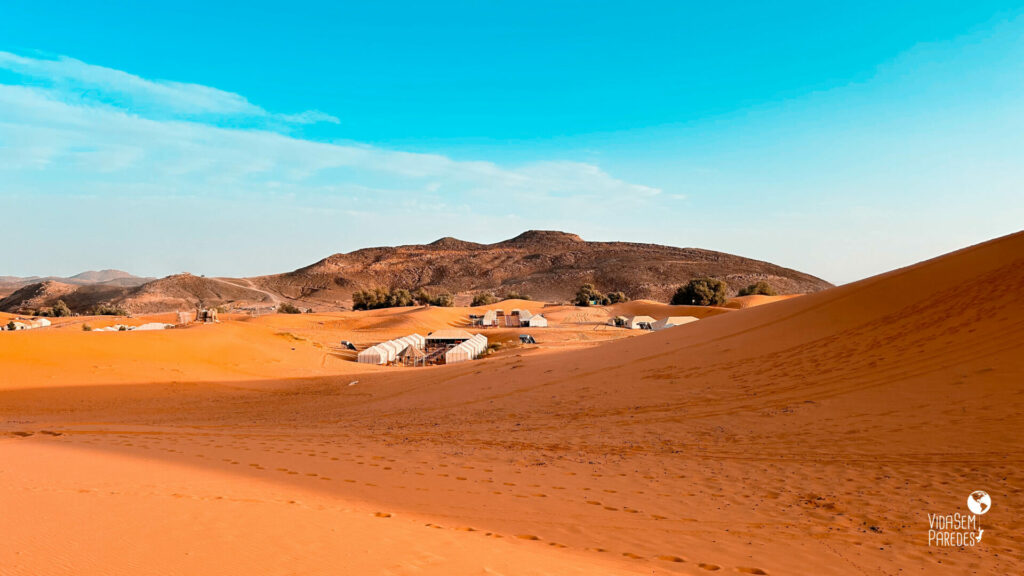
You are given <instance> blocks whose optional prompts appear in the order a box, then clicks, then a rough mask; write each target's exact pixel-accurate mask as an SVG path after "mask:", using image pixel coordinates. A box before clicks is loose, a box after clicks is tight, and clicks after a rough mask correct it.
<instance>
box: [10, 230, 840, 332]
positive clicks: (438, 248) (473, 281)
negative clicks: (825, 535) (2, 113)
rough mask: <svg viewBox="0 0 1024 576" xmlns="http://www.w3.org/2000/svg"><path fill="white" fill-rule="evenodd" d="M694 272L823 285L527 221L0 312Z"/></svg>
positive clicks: (315, 304)
mask: <svg viewBox="0 0 1024 576" xmlns="http://www.w3.org/2000/svg"><path fill="white" fill-rule="evenodd" d="M700 276H713V277H715V278H719V279H721V280H723V281H725V282H726V283H727V284H728V285H729V288H730V291H731V292H732V294H735V293H736V291H738V290H739V289H740V288H743V287H745V286H747V285H749V284H751V283H754V282H758V281H765V282H768V283H769V284H770V285H772V287H774V288H775V290H776V291H777V292H778V293H780V294H798V293H807V292H816V291H818V290H822V289H824V288H828V287H830V286H831V284H829V283H828V282H826V281H824V280H822V279H820V278H816V277H814V276H811V275H809V274H805V273H803V272H798V271H796V270H791V269H789V268H783V267H782V266H777V265H775V264H771V263H769V262H762V261H760V260H752V259H750V258H743V257H742V256H736V255H733V254H726V253H724V252H714V251H711V250H702V249H699V248H674V247H671V246H660V245H657V244H637V243H630V242H587V241H585V240H583V239H582V238H580V237H579V236H577V235H575V234H568V233H565V232H553V231H541V230H531V231H528V232H524V233H522V234H520V235H519V236H516V237H515V238H512V239H509V240H505V241H503V242H497V243H494V244H478V243H475V242H467V241H464V240H459V239H456V238H450V237H445V238H441V239H439V240H437V241H435V242H432V243H430V244H425V245H408V246H396V247H380V248H365V249H362V250H356V251H355V252H351V253H348V254H334V255H333V256H329V257H327V258H324V259H323V260H321V261H319V262H316V263H315V264H312V265H310V266H306V267H304V268H300V269H298V270H295V271H293V272H288V273H284V274H275V275H271V276H260V277H255V278H243V279H229V278H205V277H200V276H193V275H191V274H178V275H174V276H168V277H166V278H161V279H159V280H152V279H142V278H138V277H135V276H132V275H131V274H128V273H126V272H121V271H118V270H102V271H98V272H83V273H81V274H77V275H75V276H73V277H71V278H63V279H56V278H36V279H34V281H33V282H24V283H23V284H21V285H17V286H14V287H13V288H12V289H10V290H8V293H9V295H8V296H7V297H6V298H4V299H3V300H0V311H6V312H23V311H28V310H33V309H38V308H40V307H46V306H52V305H53V303H54V302H56V300H57V299H63V300H64V301H65V302H66V303H67V304H68V306H70V307H71V309H72V310H73V311H75V312H80V313H84V312H87V311H88V310H90V309H92V307H94V306H95V305H96V304H99V303H111V304H114V305H116V306H120V307H122V308H125V309H126V310H129V311H131V312H134V313H149V312H160V311H167V310H182V309H190V308H194V307H196V306H199V305H206V306H218V305H222V304H233V305H239V306H247V305H252V304H254V303H261V304H263V305H276V304H277V302H278V301H279V300H286V301H290V302H292V303H295V304H297V305H299V306H300V307H312V308H314V309H318V310H324V309H328V310H329V309H336V308H340V307H344V306H349V305H350V302H351V296H352V293H353V292H355V291H356V290H362V289H371V288H378V287H379V288H389V289H393V288H405V289H409V290H416V289H419V288H424V289H426V290H428V291H432V292H450V293H452V294H456V295H457V296H458V301H459V302H468V300H469V299H470V297H471V295H472V294H474V293H476V292H482V291H489V292H493V293H494V294H495V295H498V296H504V295H506V294H508V293H511V292H515V293H518V294H523V295H528V296H530V297H532V298H533V299H535V300H546V301H555V302H561V301H567V300H569V299H571V298H572V296H573V295H574V294H575V293H576V290H577V289H578V288H579V286H580V285H581V284H583V283H592V284H594V285H595V286H596V287H597V289H598V290H601V291H604V292H611V291H622V292H625V293H626V295H627V296H629V297H630V298H632V299H638V298H645V299H650V300H657V301H661V302H667V301H668V300H669V299H670V298H671V296H672V294H673V293H674V292H675V290H676V288H678V287H679V286H680V285H682V284H685V283H686V282H687V281H689V280H690V279H691V278H695V277H700ZM9 285H11V284H9ZM11 292H13V293H11ZM2 295H3V293H2V292H0V296H2Z"/></svg>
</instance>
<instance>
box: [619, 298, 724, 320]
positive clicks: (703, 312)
mask: <svg viewBox="0 0 1024 576" xmlns="http://www.w3.org/2000/svg"><path fill="white" fill-rule="evenodd" d="M605 308H607V309H608V311H609V312H611V315H612V316H653V317H654V318H664V317H666V316H696V317H697V318H708V317H711V316H717V315H719V314H722V313H725V312H729V311H730V310H729V309H728V308H724V307H719V306H674V305H672V304H664V303H662V302H654V301H653V300H633V301H630V302H624V303H622V304H613V305H611V306H605Z"/></svg>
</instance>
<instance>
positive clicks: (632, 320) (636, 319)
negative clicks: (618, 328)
mask: <svg viewBox="0 0 1024 576" xmlns="http://www.w3.org/2000/svg"><path fill="white" fill-rule="evenodd" d="M654 322H655V320H654V318H651V317H650V316H630V317H628V318H626V328H629V329H630V330H639V329H640V328H641V327H642V326H641V324H654Z"/></svg>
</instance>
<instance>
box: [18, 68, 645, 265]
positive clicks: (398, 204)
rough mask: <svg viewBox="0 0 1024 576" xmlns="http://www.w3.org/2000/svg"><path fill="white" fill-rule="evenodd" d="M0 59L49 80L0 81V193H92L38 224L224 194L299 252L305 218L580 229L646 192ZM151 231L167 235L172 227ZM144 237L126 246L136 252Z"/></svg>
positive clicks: (365, 228)
mask: <svg viewBox="0 0 1024 576" xmlns="http://www.w3.org/2000/svg"><path fill="white" fill-rule="evenodd" d="M0 68H7V69H9V70H14V71H16V72H18V73H19V74H23V75H30V76H32V77H34V78H46V79H49V80H51V81H50V82H44V83H39V82H35V83H33V85H10V84H2V83H0V205H4V204H7V205H10V204H11V203H12V202H13V203H14V205H23V204H25V203H26V198H31V200H28V203H29V204H33V203H36V202H38V205H36V206H30V207H29V209H30V211H33V212H34V211H37V210H38V208H39V207H40V206H44V205H47V203H48V202H50V199H51V198H52V197H56V196H60V197H64V198H65V199H66V200H67V201H68V202H73V203H74V205H76V206H94V207H95V208H94V209H95V210H96V212H97V214H83V213H82V212H81V211H80V210H79V211H66V212H61V213H58V212H54V213H53V216H52V217H54V218H56V217H58V214H60V215H61V216H59V217H60V218H65V219H70V220H62V221H61V222H59V223H58V222H51V223H50V225H52V226H55V227H57V228H59V229H60V230H61V231H62V233H64V234H69V233H70V232H67V231H70V230H75V229H79V228H81V225H80V224H79V223H77V221H75V220H74V218H83V219H85V220H90V221H95V220H97V218H99V219H100V221H102V219H103V218H106V216H105V212H106V211H107V210H109V206H110V205H116V206H118V211H119V214H121V216H122V217H120V218H119V221H122V222H135V221H143V222H144V221H148V220H150V219H152V217H153V215H152V213H151V210H153V208H152V206H158V207H159V208H157V209H158V210H161V211H171V212H177V211H179V210H181V211H187V210H192V209H193V207H195V206H197V205H199V206H202V205H210V206H216V207H218V208H217V209H218V210H220V211H226V213H228V214H230V213H231V212H233V210H235V209H232V208H228V207H230V206H237V210H238V211H239V213H240V214H243V213H244V214H256V215H259V218H267V219H273V221H274V222H275V224H274V225H275V226H279V227H283V228H284V229H286V230H290V231H291V233H290V235H291V237H289V238H288V239H286V240H284V241H285V242H286V244H287V243H289V242H291V243H293V244H294V246H293V248H294V249H295V250H306V251H309V252H313V251H314V250H311V249H310V248H309V247H308V246H307V245H306V244H303V242H306V243H308V242H309V241H310V235H311V234H312V230H313V229H314V228H310V229H309V230H306V228H307V227H308V226H309V225H308V224H307V222H309V221H311V220H315V222H317V225H316V226H317V227H316V228H315V229H318V230H322V231H329V230H331V229H332V227H337V228H338V229H343V230H360V231H361V232H362V234H363V235H364V236H365V237H367V238H370V237H376V238H377V241H378V242H383V243H390V242H395V241H400V240H404V241H410V240H416V239H419V240H425V239H431V236H432V235H436V236H442V235H451V234H460V235H462V234H476V235H477V236H470V237H471V238H476V239H482V238H481V236H479V235H480V234H484V235H499V238H500V235H506V234H508V235H511V234H515V233H518V232H520V231H521V229H522V228H524V227H532V228H563V229H569V228H572V230H570V231H576V232H585V230H584V229H583V228H580V226H582V225H583V224H585V223H588V222H590V223H594V222H597V223H600V224H599V225H601V226H613V222H615V221H617V219H619V218H621V217H623V216H627V215H634V216H635V217H636V218H635V220H637V221H641V220H643V219H644V218H647V217H649V214H650V212H649V211H648V212H647V214H646V215H645V213H644V211H645V210H646V209H648V208H649V207H650V203H651V202H654V201H656V199H657V198H658V197H659V193H660V191H659V190H658V189H655V188H651V187H648V186H643V185H639V184H634V183H630V182H626V181H623V180H621V179H618V178H615V177H614V176H612V175H610V174H608V173H607V172H605V171H604V170H602V169H601V168H600V167H598V166H595V165H593V164H587V163H581V162H570V161H545V162H536V163H530V164H524V165H520V166H502V165H499V164H497V163H494V162H488V161H464V160H454V159H452V158H449V157H447V156H444V155H440V154H425V153H411V152H404V151H400V150H388V149H384V148H379V147H375V146H369V145H364V144H361V143H352V142H335V143H332V142H318V141H312V140H306V139H302V138H298V137H295V136H293V135H289V134H286V133H281V132H275V131H273V130H270V129H239V128H225V127H221V126H218V125H216V123H215V121H216V120H217V118H216V117H217V116H218V115H231V114H233V115H263V116H264V117H267V118H271V119H276V120H280V121H284V122H290V123H304V122H315V121H320V122H323V121H326V122H335V123H337V122H338V119H337V118H334V117H332V116H328V115H325V114H322V113H319V112H305V113H301V114H297V115H285V116H281V115H276V114H272V113H270V112H266V111H264V110H262V109H261V108H259V107H257V106H255V105H253V104H251V103H250V102H248V101H247V100H246V99H245V98H244V97H242V96H239V95H237V94H232V93H229V92H223V91H220V90H217V89H214V88H208V87H204V86H197V85H191V84H181V83H175V82H154V81H150V80H146V79H144V78H140V77H137V76H133V75H131V74H127V73H124V72H120V71H117V70H110V69H107V68H102V67H98V66H91V65H89V64H86V63H83V62H79V61H77V60H72V59H67V58H65V59H59V60H51V61H42V60H36V59H26V58H22V57H20V56H15V55H11V54H7V53H0ZM86 84H87V85H89V86H94V87H96V88H95V89H96V90H98V91H99V92H98V96H97V97H96V98H91V99H82V98H79V97H77V96H76V94H77V91H78V90H80V87H81V86H82V85H86ZM268 125H273V122H270V123H268ZM16 195H17V196H16ZM104 206H106V208H103V207H104ZM133 211H137V212H138V213H135V212H133ZM147 211H149V212H147ZM312 215H315V217H314V216H312ZM383 215H387V218H388V219H389V222H392V223H394V226H397V228H395V229H394V230H392V227H388V230H391V234H392V236H393V237H388V236H387V234H385V232H386V231H385V230H383V229H382V228H381V227H380V226H379V225H373V224H371V223H372V222H373V221H374V220H375V219H377V218H381V217H382V216H383ZM253 217H254V218H255V217H257V216H253ZM229 218H233V216H232V217H229ZM161 219H162V220H161V221H166V222H164V224H162V225H163V226H165V227H172V226H173V225H174V224H173V220H167V218H166V215H164V216H161ZM262 221H264V220H261V222H262ZM211 226H212V224H211ZM573 227H575V228H573ZM591 229H592V228H591ZM253 230H254V229H253V225H249V226H248V227H246V228H245V230H235V229H231V230H230V231H228V230H227V229H224V228H219V227H212V228H210V229H208V230H205V231H203V232H199V231H196V233H197V234H207V235H209V236H210V237H211V239H212V238H221V237H222V236H223V235H224V234H230V235H245V234H247V233H251V232H253ZM299 230H302V234H301V235H300V234H299ZM8 232H10V233H12V234H15V233H17V232H12V231H10V230H8ZM23 233H25V231H22V234H23ZM325 233H327V232H325ZM163 235H164V236H168V235H174V232H173V228H166V229H165V230H164V232H163ZM374 235H376V236H374ZM257 237H258V238H257V239H256V240H253V242H256V243H257V244H258V243H259V242H262V241H265V242H266V243H268V246H269V245H270V244H274V245H275V246H276V244H275V243H277V242H280V241H281V240H280V239H277V240H271V239H270V238H266V239H265V240H264V239H262V237H261V236H260V235H257ZM483 238H487V236H484V237H483ZM499 238H494V239H499ZM81 241H82V242H85V243H87V244H88V243H97V244H102V243H109V241H110V239H109V238H103V237H102V235H101V236H98V237H96V238H90V239H87V240H81ZM368 241H369V240H368ZM145 242H153V243H157V244H156V245H157V246H159V244H158V243H159V242H160V241H159V240H157V239H155V238H154V239H153V240H151V241H150V240H147V241H145ZM196 242H197V243H199V244H201V243H202V242H201V241H200V240H199V239H196ZM145 245H146V244H145V243H144V242H143V243H140V244H139V245H137V246H132V247H130V248H129V247H124V249H125V250H136V251H143V253H144V251H145V250H146V249H145V248H144V246H145ZM245 246H246V248H247V249H248V248H250V247H251V244H245ZM335 248H336V245H329V246H327V247H321V248H316V249H315V251H322V252H323V253H329V252H330V251H331V250H332V249H335ZM99 249H100V248H97V250H99ZM150 249H154V248H150ZM267 249H271V248H267ZM272 249H274V250H282V249H281V248H279V247H276V248H272ZM215 257H216V256H212V255H211V256H210V258H215ZM298 263H302V262H301V261H300V262H298ZM264 265H265V264H264ZM286 267H287V265H286V264H281V265H280V268H281V269H285V268H286ZM220 273H225V272H220Z"/></svg>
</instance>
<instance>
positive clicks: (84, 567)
mask: <svg viewBox="0 0 1024 576" xmlns="http://www.w3.org/2000/svg"><path fill="white" fill-rule="evenodd" d="M1022 298H1024V234H1016V235H1013V236H1008V237H1005V238H1001V239H998V240H995V241H992V242H989V243H986V244H982V245H978V246H975V247H971V248H968V249H965V250H961V251H959V252H956V253H953V254H949V255H946V256H943V257H940V258H937V259H935V260H931V261H928V262H924V263H921V264H918V265H915V266H912V267H909V268H905V269H901V270H897V271H894V272H890V273H888V274H884V275H881V276H877V277H873V278H869V279H866V280H863V281H860V282H857V283H854V284H849V285H845V286H841V287H838V288H831V289H828V290H824V291H821V292H818V293H814V294H809V295H805V296H800V297H796V298H789V299H775V300H773V301H768V302H756V301H749V300H756V298H748V302H745V303H744V304H748V305H747V306H746V307H743V308H740V309H711V308H703V309H698V308H691V307H668V306H666V305H659V304H655V303H648V302H631V303H627V304H620V305H616V306H617V307H618V308H616V307H614V306H613V307H609V308H608V309H605V308H589V309H575V308H569V307H549V308H547V309H543V308H541V307H542V306H543V304H542V303H526V302H512V303H509V302H506V303H503V304H502V305H503V306H505V307H513V306H517V305H518V306H525V307H529V308H531V309H534V311H543V312H545V315H546V316H549V318H550V320H551V327H550V328H544V329H530V330H520V329H509V330H492V331H485V334H487V335H488V336H489V337H490V338H491V339H492V341H510V340H511V339H513V338H514V337H515V335H516V334H518V333H520V332H530V333H533V334H535V335H536V337H537V339H538V341H539V345H537V346H532V345H529V346H522V347H517V346H509V347H508V348H507V349H505V350H502V351H499V352H498V353H496V354H494V355H492V356H490V357H487V358H485V359H482V360H478V361H474V362H468V363H464V364H458V365H451V366H440V367H429V368H400V367H371V366H366V365H360V364H357V363H355V362H353V361H352V358H351V353H347V352H341V351H339V349H338V348H337V347H336V344H337V342H339V341H340V340H341V339H349V340H352V341H354V342H356V343H357V344H359V345H360V346H362V345H365V344H367V343H372V342H378V341H381V340H385V339H388V338H392V337H397V336H402V335H405V334H409V333H411V332H420V333H426V332H428V331H431V330H436V329H440V328H447V327H451V326H455V325H459V324H460V323H461V322H463V321H464V319H465V318H466V316H467V314H468V313H469V311H470V310H469V309H466V308H402V309H391V310H382V311H373V312H342V313H336V314H302V315H271V316H265V317H261V318H241V317H239V318H227V319H225V321H223V322H221V323H220V324H216V325H195V326H191V327H188V328H183V329H173V330H166V331H159V332H106V333H89V332H84V331H82V330H81V326H80V324H81V323H82V322H84V321H90V322H93V323H94V325H96V326H99V325H100V324H99V322H100V320H98V319H95V318H93V319H82V318H72V319H67V320H65V323H63V324H59V325H56V326H54V327H52V328H47V329H40V330H32V331H25V332H18V333H3V334H0V484H2V486H3V489H2V490H0V534H2V538H0V574H3V575H4V576H8V575H11V576H14V575H17V576H21V575H25V576H28V575H32V576H35V575H46V574H105V575H119V574H123V575H134V574H183V575H186V574H218V575H259V574H275V575H276V574H302V575H305V574H713V573H717V574H736V573H739V574H770V575H783V574H816V575H828V574H857V575H862V574H893V575H895V574H1020V573H1022V572H1024V549H1022V544H1024V515H1022V514H1021V512H1020V511H1021V507H1022V506H1024V498H1022V496H1021V490H1022V489H1024V415H1022V414H1021V407H1022V406H1024V385H1022V382H1024V299H1022ZM763 300H771V299H763ZM753 304H760V305H753ZM624 312H628V313H652V312H654V313H658V314H660V315H665V314H667V313H668V312H672V313H673V314H694V315H698V314H699V315H700V316H701V317H702V319H701V320H700V321H698V322H695V323H692V324H687V325H684V326H678V327H675V328H670V329H667V330H664V331H660V332H656V333H645V334H640V335H638V334H636V333H634V332H632V331H626V330H620V329H614V328H611V327H608V326H605V325H604V322H605V321H606V320H607V318H608V317H609V316H611V315H613V314H617V313H624ZM3 318H6V316H3ZM138 321H139V322H144V321H147V319H138ZM111 322H113V320H111ZM974 490H986V491H987V492H988V493H989V494H990V495H991V496H992V502H993V504H992V508H991V511H990V512H988V513H987V514H985V515H984V516H982V517H980V521H979V522H980V524H981V527H982V528H984V530H985V532H984V539H983V541H982V542H980V543H979V544H978V545H977V546H974V547H967V548H941V547H934V546H933V547H930V546H929V545H928V538H927V533H928V527H929V526H928V517H927V516H928V514H929V513H936V514H948V513H954V512H961V513H963V512H966V509H965V506H964V502H965V499H966V497H967V495H968V494H970V493H971V492H972V491H974Z"/></svg>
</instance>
